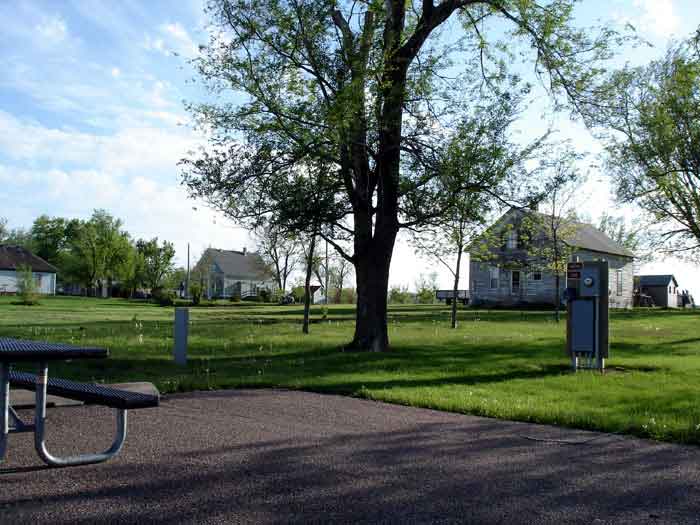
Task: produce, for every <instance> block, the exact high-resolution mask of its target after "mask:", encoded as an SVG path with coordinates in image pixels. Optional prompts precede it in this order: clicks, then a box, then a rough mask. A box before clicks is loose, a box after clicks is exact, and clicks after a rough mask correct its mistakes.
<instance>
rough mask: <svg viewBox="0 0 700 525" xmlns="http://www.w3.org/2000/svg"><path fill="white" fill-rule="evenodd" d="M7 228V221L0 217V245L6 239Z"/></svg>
mask: <svg viewBox="0 0 700 525" xmlns="http://www.w3.org/2000/svg"><path fill="white" fill-rule="evenodd" d="M7 234H8V228H7V219H6V218H5V217H0V243H4V242H5V239H6V238H7Z"/></svg>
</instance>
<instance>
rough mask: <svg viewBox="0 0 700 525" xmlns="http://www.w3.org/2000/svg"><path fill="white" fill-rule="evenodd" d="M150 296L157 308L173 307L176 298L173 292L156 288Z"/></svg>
mask: <svg viewBox="0 0 700 525" xmlns="http://www.w3.org/2000/svg"><path fill="white" fill-rule="evenodd" d="M151 295H152V297H153V300H154V301H155V302H156V303H157V304H158V305H159V306H174V305H175V299H176V297H177V296H176V295H175V294H174V293H173V292H171V291H169V290H163V289H162V288H157V289H155V290H153V292H152V294H151Z"/></svg>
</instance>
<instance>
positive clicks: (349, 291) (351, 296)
mask: <svg viewBox="0 0 700 525" xmlns="http://www.w3.org/2000/svg"><path fill="white" fill-rule="evenodd" d="M340 302H341V304H355V303H357V291H356V290H355V289H354V288H343V289H342V291H341V293H340Z"/></svg>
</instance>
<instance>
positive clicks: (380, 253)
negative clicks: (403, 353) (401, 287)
mask: <svg viewBox="0 0 700 525" xmlns="http://www.w3.org/2000/svg"><path fill="white" fill-rule="evenodd" d="M395 239H396V234H393V235H391V236H390V240H389V241H388V242H384V243H380V242H373V245H374V246H373V248H374V249H372V250H367V251H366V252H365V254H364V256H363V257H358V258H357V260H356V263H355V274H356V277H357V313H356V319H355V336H354V337H353V340H352V343H351V344H350V348H351V349H352V350H357V351H368V352H383V351H386V350H388V349H389V334H388V330H387V293H388V291H389V267H390V266H391V254H392V251H393V248H394V241H395ZM375 241H376V239H375Z"/></svg>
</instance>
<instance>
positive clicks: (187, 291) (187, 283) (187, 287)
mask: <svg viewBox="0 0 700 525" xmlns="http://www.w3.org/2000/svg"><path fill="white" fill-rule="evenodd" d="M185 298H186V299H189V298H190V243H187V276H186V277H185Z"/></svg>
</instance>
